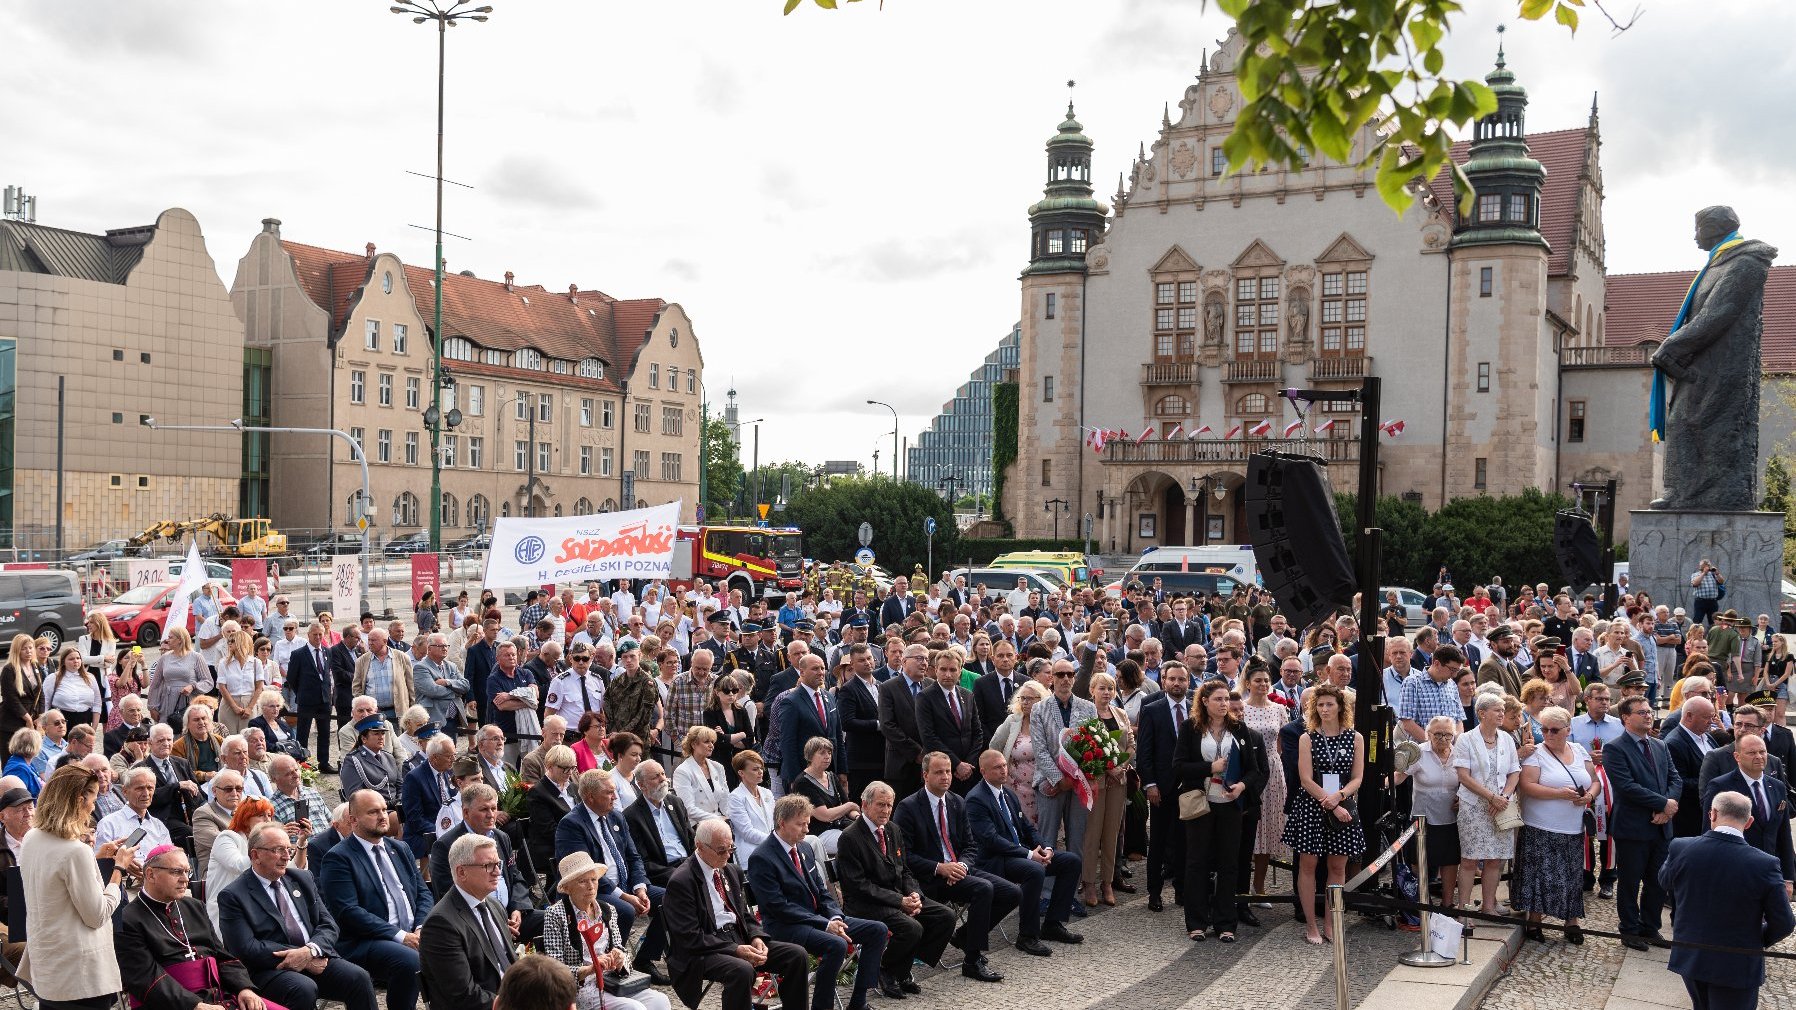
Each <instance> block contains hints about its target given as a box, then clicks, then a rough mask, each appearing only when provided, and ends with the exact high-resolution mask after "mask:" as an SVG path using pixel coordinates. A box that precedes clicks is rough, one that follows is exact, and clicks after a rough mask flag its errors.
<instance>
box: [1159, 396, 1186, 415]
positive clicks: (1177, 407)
mask: <svg viewBox="0 0 1796 1010" xmlns="http://www.w3.org/2000/svg"><path fill="white" fill-rule="evenodd" d="M1154 413H1155V414H1156V415H1157V416H1159V417H1177V418H1184V417H1188V416H1189V415H1190V414H1191V401H1190V400H1187V399H1185V398H1184V397H1183V396H1180V395H1178V394H1177V393H1172V394H1168V395H1166V396H1162V397H1160V399H1159V400H1157V401H1155V402H1154Z"/></svg>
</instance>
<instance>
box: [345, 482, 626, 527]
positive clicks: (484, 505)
mask: <svg viewBox="0 0 1796 1010" xmlns="http://www.w3.org/2000/svg"><path fill="white" fill-rule="evenodd" d="M360 497H361V496H360V493H359V492H358V493H356V494H351V495H350V496H349V498H348V499H347V500H346V501H345V502H344V503H343V521H344V522H345V523H354V522H355V521H356V504H357V499H358V498H360ZM638 505H639V507H640V505H641V503H638ZM596 511H597V512H601V513H603V512H615V511H617V499H615V498H607V499H605V501H604V503H603V504H601V505H600V506H599V507H598V509H597V510H596ZM594 512H595V509H594V508H593V504H592V499H590V498H586V497H584V496H583V497H581V498H580V499H579V500H578V501H576V502H574V511H573V513H572V514H573V515H577V516H584V515H593V514H594ZM554 514H555V515H556V516H560V515H561V514H562V507H561V506H560V505H556V506H555V507H554ZM392 515H393V517H394V518H395V519H397V520H398V521H397V522H396V523H395V525H397V526H422V525H424V516H423V514H422V508H421V505H420V503H419V501H418V496H417V495H415V494H413V493H412V492H410V491H401V492H399V495H398V497H396V498H394V499H393V512H392ZM499 515H500V516H502V517H510V515H511V502H509V501H501V502H500V503H499ZM492 517H493V505H492V502H491V501H489V500H487V497H486V495H483V494H477V495H475V496H473V497H472V498H469V499H468V502H467V509H466V514H465V515H464V512H463V509H462V507H461V503H460V502H458V501H456V498H455V496H454V495H452V494H450V493H449V492H447V491H445V492H443V507H442V523H443V527H444V528H445V529H450V528H454V527H458V526H459V527H462V528H464V529H471V530H472V529H483V528H485V527H487V526H489V525H491V523H492ZM464 518H465V519H466V522H465V523H464V522H463V519H464Z"/></svg>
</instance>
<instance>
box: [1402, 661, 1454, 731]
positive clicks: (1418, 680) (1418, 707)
mask: <svg viewBox="0 0 1796 1010" xmlns="http://www.w3.org/2000/svg"><path fill="white" fill-rule="evenodd" d="M1437 715H1444V716H1446V717H1447V718H1449V719H1452V720H1453V721H1454V722H1464V721H1465V706H1464V705H1461V704H1460V703H1459V688H1458V686H1457V685H1455V684H1454V683H1453V682H1452V681H1450V680H1447V681H1439V682H1437V681H1436V680H1435V679H1434V678H1433V677H1430V676H1428V671H1426V670H1418V671H1416V672H1415V673H1412V674H1410V675H1409V676H1408V677H1406V678H1404V680H1403V697H1402V700H1401V701H1399V702H1398V704H1397V718H1399V719H1414V720H1415V721H1416V724H1417V725H1419V726H1427V725H1428V720H1430V719H1432V718H1434V717H1435V716H1437Z"/></svg>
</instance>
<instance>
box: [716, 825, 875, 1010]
mask: <svg viewBox="0 0 1796 1010" xmlns="http://www.w3.org/2000/svg"><path fill="white" fill-rule="evenodd" d="M810 830H811V801H810V800H808V799H805V798H804V797H803V796H800V795H798V794H797V793H788V794H786V795H785V796H782V797H780V798H779V799H778V800H777V801H775V802H774V804H773V833H772V834H769V835H768V836H767V838H766V839H765V840H764V841H762V842H761V844H760V845H759V846H757V847H756V848H755V851H754V852H753V853H751V854H750V855H749V857H748V885H749V887H750V888H751V889H752V890H753V891H754V895H755V900H756V901H758V902H760V905H761V928H762V929H764V930H766V931H767V935H768V936H770V937H772V938H773V939H775V940H784V941H786V942H787V943H795V944H798V945H799V946H800V947H803V948H804V949H805V950H806V951H808V952H810V953H811V954H813V955H815V956H816V958H817V959H818V964H817V980H816V983H815V984H814V985H813V986H812V988H811V1010H833V1008H834V1007H835V1005H836V977H837V976H839V975H840V974H841V973H842V962H843V961H845V960H847V958H848V944H849V943H850V942H852V943H853V944H854V945H855V946H856V947H857V948H859V949H860V956H861V963H860V968H859V970H858V971H856V972H855V975H854V995H853V996H852V997H850V999H849V1000H848V1010H867V990H868V989H869V988H871V987H872V986H873V985H874V984H875V983H877V982H878V981H879V959H880V957H881V955H882V954H884V953H885V949H886V927H885V923H883V922H874V921H872V920H871V919H857V918H854V917H852V916H848V915H844V914H843V913H842V909H841V908H839V907H838V906H837V905H836V901H835V899H834V898H833V897H831V896H830V893H829V888H828V887H827V886H826V885H825V884H824V882H823V873H822V871H820V870H819V869H818V868H817V862H816V859H815V858H814V857H813V856H812V855H811V846H810V843H808V842H806V841H805V835H806V834H808V833H809V832H810ZM786 1010H797V1008H796V1007H787V1008H786Z"/></svg>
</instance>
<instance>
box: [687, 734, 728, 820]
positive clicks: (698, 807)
mask: <svg viewBox="0 0 1796 1010" xmlns="http://www.w3.org/2000/svg"><path fill="white" fill-rule="evenodd" d="M716 747H717V731H716V730H714V729H712V728H711V727H709V726H693V727H691V728H690V729H688V730H687V731H686V739H684V740H682V741H680V753H682V754H684V755H686V760H684V761H681V762H680V765H679V767H677V768H675V769H674V773H673V783H674V792H676V793H679V794H680V799H682V800H684V801H685V802H686V811H687V813H689V814H690V815H691V816H692V826H693V827H694V828H697V827H698V822H699V821H702V820H704V819H705V818H707V817H724V816H726V815H727V814H728V813H729V796H730V793H729V790H730V782H729V779H728V778H726V777H725V776H724V774H723V765H721V764H718V763H717V762H716V761H713V760H711V752H712V751H713V750H714V749H716Z"/></svg>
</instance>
